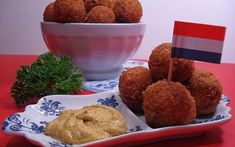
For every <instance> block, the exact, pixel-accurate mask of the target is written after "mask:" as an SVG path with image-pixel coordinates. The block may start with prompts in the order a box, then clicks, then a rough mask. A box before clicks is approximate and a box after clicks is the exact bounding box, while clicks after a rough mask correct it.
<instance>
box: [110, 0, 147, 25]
mask: <svg viewBox="0 0 235 147" xmlns="http://www.w3.org/2000/svg"><path fill="white" fill-rule="evenodd" d="M113 10H114V13H115V15H116V19H117V22H119V23H137V22H140V19H141V17H142V15H143V14H142V13H143V10H142V6H141V3H140V2H139V0H116V3H115V4H114V6H113Z"/></svg>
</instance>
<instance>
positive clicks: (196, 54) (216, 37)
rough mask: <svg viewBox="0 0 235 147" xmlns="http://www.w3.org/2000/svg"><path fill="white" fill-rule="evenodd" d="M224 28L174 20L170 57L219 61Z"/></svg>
mask: <svg viewBox="0 0 235 147" xmlns="http://www.w3.org/2000/svg"><path fill="white" fill-rule="evenodd" d="M225 31H226V28H225V27H222V26H213V25H206V24H197V23H189V22H180V21H175V26H174V32H173V40H172V50H171V57H172V58H185V59H191V60H199V61H206V62H212V63H220V61H221V55H222V50H223V44H224V38H225Z"/></svg>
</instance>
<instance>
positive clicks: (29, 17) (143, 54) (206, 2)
mask: <svg viewBox="0 0 235 147" xmlns="http://www.w3.org/2000/svg"><path fill="white" fill-rule="evenodd" d="M51 1H52V0H0V54H41V53H43V52H46V51H47V47H46V45H45V44H44V42H43V39H42V35H41V32H40V21H41V20H42V14H43V11H44V9H45V7H46V5H47V4H48V3H49V2H51ZM141 2H142V6H143V9H144V16H143V18H142V21H145V22H147V30H146V34H145V37H144V40H143V42H142V44H141V46H140V48H139V50H138V52H137V53H136V54H135V55H134V57H132V58H142V59H148V57H149V55H150V53H151V51H152V49H153V48H154V47H155V46H157V45H159V44H160V43H163V42H171V39H172V30H173V24H174V20H179V21H190V22H197V23H207V24H214V25H222V26H226V27H227V33H226V38H225V42H224V50H223V56H222V62H224V63H235V0H142V1H141Z"/></svg>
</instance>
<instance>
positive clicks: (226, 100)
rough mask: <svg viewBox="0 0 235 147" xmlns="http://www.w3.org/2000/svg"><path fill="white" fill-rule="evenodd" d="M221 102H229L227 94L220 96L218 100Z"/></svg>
mask: <svg viewBox="0 0 235 147" xmlns="http://www.w3.org/2000/svg"><path fill="white" fill-rule="evenodd" d="M220 101H221V102H224V103H229V102H230V99H229V98H228V97H227V96H225V95H222V97H221V100H220Z"/></svg>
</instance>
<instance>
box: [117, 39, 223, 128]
mask: <svg viewBox="0 0 235 147" xmlns="http://www.w3.org/2000/svg"><path fill="white" fill-rule="evenodd" d="M170 59H171V43H163V44H161V45H159V46H157V47H156V48H154V49H153V50H152V53H151V55H150V56H149V61H148V66H149V69H147V68H145V67H141V66H137V67H134V68H129V69H128V70H126V71H123V72H122V73H121V75H120V79H119V91H120V95H121V99H122V101H123V102H124V103H125V104H126V105H127V106H128V107H129V108H130V109H131V110H132V111H133V112H144V116H145V120H146V123H147V124H148V125H149V126H150V127H153V128H157V127H164V126H172V125H182V124H189V123H192V122H193V121H194V119H195V118H196V117H200V116H203V115H211V114H213V113H214V112H215V111H216V108H217V105H218V104H219V101H220V98H221V95H222V86H221V83H220V82H219V80H218V79H217V78H216V77H215V76H214V75H213V74H212V73H211V72H209V71H206V70H204V69H199V68H196V67H195V66H194V61H191V60H186V59H178V58H175V59H173V73H172V80H171V82H167V81H166V79H167V76H168V70H169V62H170Z"/></svg>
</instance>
